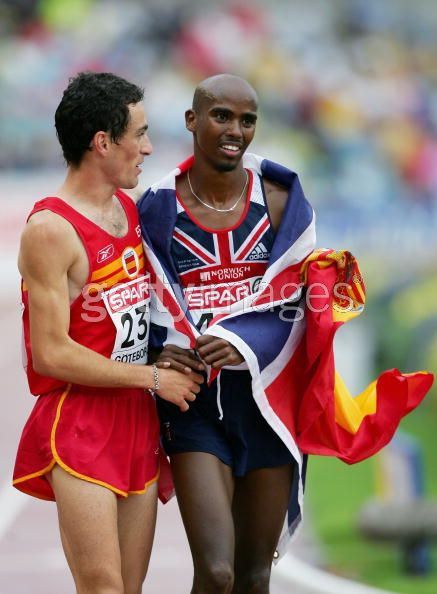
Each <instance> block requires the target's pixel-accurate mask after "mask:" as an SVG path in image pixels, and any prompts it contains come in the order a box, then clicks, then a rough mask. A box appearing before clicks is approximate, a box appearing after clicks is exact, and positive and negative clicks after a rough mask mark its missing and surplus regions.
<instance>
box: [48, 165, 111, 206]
mask: <svg viewBox="0 0 437 594" xmlns="http://www.w3.org/2000/svg"><path fill="white" fill-rule="evenodd" d="M116 190H117V188H116V187H114V185H113V184H111V183H109V182H108V181H107V180H105V179H103V178H102V175H101V174H100V173H99V171H98V170H95V171H92V170H90V169H89V168H87V167H85V166H82V167H80V166H79V167H69V168H68V171H67V175H66V178H65V180H64V183H63V184H62V185H61V187H60V188H59V190H58V192H57V195H58V196H59V198H62V199H63V200H65V201H66V202H68V203H69V204H71V205H72V206H74V205H75V204H79V203H80V204H83V205H93V206H94V207H97V208H99V207H101V208H105V207H107V206H108V205H109V204H111V203H112V199H113V196H114V193H115V191H116Z"/></svg>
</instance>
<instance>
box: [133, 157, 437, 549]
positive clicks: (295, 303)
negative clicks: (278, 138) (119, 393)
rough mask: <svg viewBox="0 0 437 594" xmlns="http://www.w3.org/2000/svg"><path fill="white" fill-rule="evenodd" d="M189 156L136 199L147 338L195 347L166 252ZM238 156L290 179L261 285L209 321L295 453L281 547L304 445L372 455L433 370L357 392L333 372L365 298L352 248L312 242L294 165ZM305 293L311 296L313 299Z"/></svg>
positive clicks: (352, 458) (292, 524) (291, 518)
mask: <svg viewBox="0 0 437 594" xmlns="http://www.w3.org/2000/svg"><path fill="white" fill-rule="evenodd" d="M192 162H193V161H192V158H190V159H188V160H187V161H185V162H184V163H183V164H182V165H181V166H179V167H178V168H176V169H175V170H174V171H172V172H171V173H170V174H169V175H168V176H167V177H166V178H164V179H163V180H162V181H161V182H159V183H158V184H155V185H154V186H152V187H151V188H150V189H149V190H148V191H147V192H146V193H145V194H144V196H143V197H142V199H141V200H140V201H139V203H138V209H139V215H140V221H141V225H142V232H143V237H144V247H145V251H146V255H147V257H148V259H149V268H150V272H151V276H152V286H153V285H154V287H155V296H154V298H152V311H151V315H152V327H151V340H152V344H153V346H156V347H161V346H163V345H164V344H169V343H172V344H177V345H179V346H181V347H186V348H193V347H194V345H195V341H196V337H197V336H199V332H198V330H197V328H196V327H195V325H194V323H193V320H192V317H191V314H190V312H189V311H188V308H187V304H186V302H185V301H184V296H183V290H182V287H181V285H180V282H179V278H178V273H177V271H176V269H175V266H174V263H173V262H172V257H171V253H170V246H171V238H172V234H173V231H174V227H175V222H176V218H177V205H176V197H175V178H176V176H177V175H179V174H180V173H181V172H182V171H185V170H186V169H188V168H189V167H191V165H192ZM244 166H245V167H246V168H249V169H252V170H253V171H254V172H256V173H258V174H261V175H262V176H264V177H266V178H269V179H271V180H273V181H275V182H276V183H279V184H280V185H282V186H284V187H286V188H287V189H288V192H289V197H288V201H287V205H286V207H285V211H284V214H283V219H282V222H281V226H280V228H279V231H278V233H277V235H276V237H275V241H274V244H273V247H272V250H271V254H270V259H269V263H268V267H267V270H266V271H265V274H264V276H263V278H262V282H261V283H260V287H259V290H258V291H256V292H255V293H252V294H250V295H247V296H246V297H244V298H243V299H241V300H240V301H238V302H236V303H234V304H232V305H231V306H230V309H229V311H228V312H227V313H225V314H219V315H217V316H215V318H214V319H213V320H212V322H211V324H210V326H209V327H208V329H207V330H206V332H207V333H208V334H211V335H213V336H217V337H221V338H224V339H226V340H228V341H229V342H230V343H231V344H232V345H234V346H235V347H236V348H237V349H238V350H239V351H240V353H241V354H242V355H243V357H244V359H245V361H246V363H247V365H248V368H249V371H250V373H251V375H252V390H253V397H254V399H255V401H256V403H257V405H258V407H259V409H260V411H261V414H262V415H263V416H264V418H265V419H266V421H267V422H268V423H269V425H270V426H271V427H272V428H273V429H274V431H275V432H276V433H277V434H278V435H279V437H280V438H281V439H282V440H283V442H284V443H285V444H286V446H287V447H288V448H289V450H290V452H291V453H292V455H293V457H294V458H295V460H296V462H297V465H298V468H299V472H298V473H297V476H296V477H295V481H294V484H293V487H292V493H291V497H290V505H289V510H288V516H287V522H286V525H285V527H284V531H283V534H282V537H281V540H280V542H279V544H278V552H279V554H280V555H281V553H282V552H283V551H284V548H285V544H286V542H287V540H288V539H289V537H290V536H291V535H292V534H293V532H294V531H295V529H296V527H297V525H298V524H299V523H300V520H301V517H302V504H303V486H304V477H305V460H306V459H305V455H304V454H321V455H330V456H337V457H338V458H340V459H342V460H343V461H345V462H347V463H355V462H358V461H360V460H363V459H365V458H367V457H368V456H371V455H373V454H374V453H376V452H377V451H378V450H380V449H381V448H382V447H383V446H384V445H386V444H387V443H388V441H389V440H390V439H391V438H392V436H393V434H394V432H395V430H396V428H397V426H398V424H399V422H400V420H401V419H402V417H403V416H404V415H406V414H407V413H408V412H410V411H411V410H412V409H413V408H415V407H416V406H417V405H418V404H419V403H420V402H421V400H422V399H423V398H424V396H425V394H426V392H427V391H428V390H429V388H430V387H431V385H432V382H433V376H432V374H429V373H426V372H417V373H411V374H402V373H400V372H399V371H398V370H396V369H392V370H389V371H386V372H384V373H382V374H381V375H380V376H379V378H378V379H377V380H376V381H375V382H373V383H372V384H371V385H370V386H369V387H368V388H366V390H364V391H363V393H362V394H360V395H359V396H357V397H356V398H353V397H352V396H351V395H350V393H349V392H348V390H347V388H346V387H345V385H344V384H343V382H342V380H341V378H340V376H339V375H338V374H337V373H336V371H335V364H334V354H333V340H334V335H335V332H336V330H337V329H338V328H339V327H340V326H341V325H342V324H343V323H345V322H346V321H348V320H350V319H352V318H354V317H356V316H357V315H359V314H360V313H361V312H362V311H363V309H364V304H365V289H364V284H363V280H362V276H361V273H360V271H359V268H358V265H357V262H356V261H355V258H354V257H353V256H352V255H351V254H350V253H349V252H344V251H340V252H336V251H334V250H315V217H314V212H313V209H312V208H311V206H310V204H309V203H308V201H307V200H306V198H305V196H304V194H303V191H302V188H301V186H300V183H299V180H298V177H297V175H296V174H295V173H294V172H292V171H290V170H288V169H286V168H284V167H282V166H281V165H278V164H276V163H273V162H271V161H268V160H267V159H263V158H261V157H258V156H256V155H251V154H246V155H245V157H244ZM308 294H310V295H311V296H312V298H313V299H314V300H315V302H316V303H317V307H311V303H309V301H308ZM211 377H213V373H211V375H210V378H211Z"/></svg>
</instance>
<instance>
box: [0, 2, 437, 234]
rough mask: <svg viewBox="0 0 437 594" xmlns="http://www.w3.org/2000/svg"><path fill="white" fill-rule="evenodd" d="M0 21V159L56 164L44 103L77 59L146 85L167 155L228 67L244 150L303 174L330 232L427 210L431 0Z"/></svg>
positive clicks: (121, 6) (436, 170)
mask: <svg viewBox="0 0 437 594" xmlns="http://www.w3.org/2000/svg"><path fill="white" fill-rule="evenodd" d="M0 23H1V24H0V33H1V37H0V39H1V40H0V88H1V93H0V168H1V169H7V168H9V169H10V168H14V169H24V168H35V167H38V168H40V167H48V166H50V167H52V166H60V165H61V164H62V161H61V157H60V151H59V148H58V145H57V142H56V137H55V133H54V128H53V113H54V110H55V108H56V105H57V103H58V102H59V99H60V96H61V93H62V90H63V89H64V88H65V86H66V84H67V82H68V77H70V76H72V75H74V74H75V73H77V72H78V71H81V70H86V69H90V70H110V71H113V72H116V73H118V74H121V75H123V76H125V77H127V78H128V79H131V80H133V81H134V82H137V83H139V84H140V85H141V86H144V87H145V89H146V107H147V112H148V116H149V120H150V124H151V126H150V134H151V138H152V141H153V143H154V145H155V148H156V154H160V155H161V156H165V158H166V159H168V162H167V164H166V168H168V167H171V166H172V165H173V164H174V163H176V162H177V160H178V159H180V158H183V157H184V156H185V154H186V153H187V152H188V151H189V150H190V137H189V135H188V133H187V132H186V130H185V128H184V122H183V114H184V111H185V109H186V108H187V107H188V106H189V105H190V102H191V97H192V92H193V88H194V86H195V85H196V83H197V82H198V81H200V80H201V79H202V78H204V77H206V76H208V75H210V74H213V73H218V72H223V71H227V72H233V73H235V74H239V75H241V76H244V77H246V78H247V79H248V80H249V81H250V82H251V83H252V84H253V85H254V87H255V88H256V89H257V91H258V93H259V97H260V105H261V113H260V120H259V128H258V132H257V137H256V141H255V143H254V146H253V150H254V152H259V153H260V154H265V155H268V156H269V157H270V158H275V159H277V160H280V161H281V162H283V163H284V164H287V165H288V166H290V167H291V168H293V169H295V170H296V171H298V172H299V173H300V176H301V178H302V179H303V181H304V186H305V189H306V191H307V193H308V194H309V195H310V196H311V200H312V202H313V203H314V204H315V206H316V207H317V210H318V212H319V214H321V215H322V216H321V218H322V219H323V221H324V222H325V223H326V227H327V228H329V229H330V230H331V232H332V233H333V235H334V236H337V234H338V233H339V232H341V233H342V235H345V234H346V236H347V234H348V233H349V235H350V236H354V230H355V229H356V228H357V227H360V228H366V229H373V228H376V232H375V233H374V235H373V238H370V239H369V238H368V240H371V241H373V242H374V243H375V242H376V244H377V243H378V237H379V235H380V234H379V232H378V230H377V228H378V221H384V224H386V223H387V219H388V218H391V220H393V221H394V226H396V221H398V220H399V221H402V220H403V219H404V218H405V217H406V218H407V219H408V220H409V221H410V222H411V225H412V227H413V228H416V227H417V225H416V223H417V224H418V225H419V227H418V228H420V229H422V226H423V225H425V226H426V224H427V222H428V223H429V221H430V220H432V221H433V223H435V221H436V218H437V215H436V209H437V206H436V205H437V57H436V39H437V5H436V3H435V2H432V0H429V1H428V0H415V2H409V1H408V0H405V1H402V0H384V2H380V1H379V0H331V1H330V2H326V1H324V0H311V1H308V0H271V1H269V2H267V1H263V0H257V1H254V2H252V1H249V0H228V1H223V2H219V3H212V2H211V3H210V2H208V0H205V1H200V0H197V1H196V0H190V1H188V0H186V1H184V0H181V1H179V2H178V1H177V0H124V1H123V2H117V1H116V0H74V1H73V2H72V1H71V0H2V1H0ZM174 159H176V161H175V160H174ZM343 214H346V216H343ZM345 225H346V226H348V225H349V227H348V228H347V229H346V231H345ZM415 225H416V226H415ZM328 235H329V233H328ZM327 239H329V238H327ZM417 241H419V242H420V241H421V240H420V237H419V238H418V237H416V235H412V236H411V238H410V243H411V242H412V243H414V242H417Z"/></svg>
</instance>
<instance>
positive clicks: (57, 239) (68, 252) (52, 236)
mask: <svg viewBox="0 0 437 594" xmlns="http://www.w3.org/2000/svg"><path fill="white" fill-rule="evenodd" d="M77 244H78V237H77V234H76V232H75V230H74V228H73V227H72V225H71V224H70V223H69V222H68V221H66V220H65V219H64V218H63V217H61V216H59V215H57V214H56V213H53V212H51V211H49V210H43V211H40V212H36V213H35V214H33V215H32V216H31V217H30V219H29V221H28V222H27V223H26V225H25V227H24V229H23V232H22V234H21V244H20V254H19V262H18V264H19V268H20V270H21V271H22V272H23V271H24V270H25V269H27V270H30V269H31V268H32V266H35V267H36V268H38V269H39V268H41V267H42V268H44V267H45V265H47V266H49V265H50V266H53V262H54V261H57V262H58V263H59V266H60V267H61V268H64V267H65V266H67V267H68V266H69V265H71V263H73V261H74V259H75V257H76V248H77Z"/></svg>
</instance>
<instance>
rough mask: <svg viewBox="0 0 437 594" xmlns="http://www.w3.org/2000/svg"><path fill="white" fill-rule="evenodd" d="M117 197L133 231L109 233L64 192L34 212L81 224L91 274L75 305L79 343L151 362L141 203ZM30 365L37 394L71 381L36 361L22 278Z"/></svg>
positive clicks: (73, 333) (119, 357)
mask: <svg viewBox="0 0 437 594" xmlns="http://www.w3.org/2000/svg"><path fill="white" fill-rule="evenodd" d="M116 197H117V198H118V200H119V201H120V204H121V205H122V207H123V209H124V211H125V214H126V217H127V221H128V231H127V233H126V235H124V236H123V237H116V236H114V235H111V234H110V233H107V232H106V231H105V230H103V229H102V228H101V227H99V226H98V225H96V224H95V223H93V222H92V221H91V220H90V219H88V218H86V217H85V216H83V215H82V214H80V213H79V212H77V211H76V210H75V209H73V208H72V207H71V206H69V205H68V204H67V203H66V202H64V201H63V200H61V199H60V198H55V197H49V198H44V199H43V200H40V201H39V202H37V203H36V204H35V206H34V208H33V210H32V212H31V213H30V215H29V217H30V216H32V215H33V214H34V213H36V212H39V211H42V210H50V211H52V212H54V213H56V214H58V215H60V216H61V217H63V218H64V219H66V220H67V221H68V222H69V223H70V224H71V225H72V226H73V227H74V229H75V230H76V232H77V234H78V236H79V238H80V239H81V241H82V243H83V245H84V248H85V250H86V252H87V254H88V262H89V275H88V279H87V282H86V284H85V286H84V287H83V290H82V292H81V294H80V295H79V296H78V297H77V298H76V299H75V300H74V301H73V303H72V304H71V306H70V328H69V335H70V337H71V338H72V339H73V340H74V341H75V342H78V343H79V344H82V345H83V346H85V347H87V348H89V349H92V350H93V351H96V352H98V353H100V354H101V355H104V356H105V357H108V358H111V359H113V360H116V361H122V362H125V363H136V364H145V363H146V362H147V343H148V335H149V315H150V314H149V299H150V297H149V276H148V273H145V269H144V253H143V247H142V243H141V231H140V226H139V224H138V215H137V209H136V206H135V204H134V203H133V201H132V200H131V199H130V198H129V197H128V196H127V195H126V194H124V193H123V192H121V191H118V192H117V193H116ZM22 303H23V340H24V347H25V348H24V361H23V363H24V367H25V369H26V372H27V378H28V382H29V388H30V391H31V392H32V394H34V395H40V394H45V393H47V392H50V391H52V390H54V389H56V388H59V387H62V386H63V385H65V382H62V381H59V380H56V379H53V378H49V377H44V376H42V375H39V374H38V373H36V372H35V370H34V369H33V365H32V350H31V344H30V327H29V304H28V294H27V288H26V286H25V284H24V283H22Z"/></svg>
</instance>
